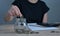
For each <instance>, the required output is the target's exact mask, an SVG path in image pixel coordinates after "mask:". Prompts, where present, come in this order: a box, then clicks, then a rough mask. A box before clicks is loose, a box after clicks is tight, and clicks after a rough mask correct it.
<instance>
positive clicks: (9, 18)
mask: <svg viewBox="0 0 60 36" xmlns="http://www.w3.org/2000/svg"><path fill="white" fill-rule="evenodd" d="M13 18H14V17H13V16H9V15H6V16H5V18H4V20H5V21H11V20H12V19H13Z"/></svg>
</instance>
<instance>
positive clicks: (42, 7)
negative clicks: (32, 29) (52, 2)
mask: <svg viewBox="0 0 60 36" xmlns="http://www.w3.org/2000/svg"><path fill="white" fill-rule="evenodd" d="M12 5H16V6H17V7H18V8H19V9H20V11H21V13H22V14H23V16H24V17H25V18H26V19H27V22H29V23H41V22H42V20H43V16H44V14H45V13H46V12H48V10H49V8H48V7H47V6H46V4H45V3H44V2H43V1H40V0H39V1H38V2H37V3H30V2H28V0H15V1H14V2H13V3H12Z"/></svg>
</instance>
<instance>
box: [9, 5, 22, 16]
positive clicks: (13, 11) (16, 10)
mask: <svg viewBox="0 0 60 36" xmlns="http://www.w3.org/2000/svg"><path fill="white" fill-rule="evenodd" d="M8 14H9V15H10V16H22V14H21V12H20V10H19V8H18V7H17V6H12V7H11V9H10V10H9V11H8Z"/></svg>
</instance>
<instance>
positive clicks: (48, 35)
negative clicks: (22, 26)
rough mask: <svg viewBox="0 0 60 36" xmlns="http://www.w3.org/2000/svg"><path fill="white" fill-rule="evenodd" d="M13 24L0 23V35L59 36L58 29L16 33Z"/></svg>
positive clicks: (59, 31)
mask: <svg viewBox="0 0 60 36" xmlns="http://www.w3.org/2000/svg"><path fill="white" fill-rule="evenodd" d="M13 26H14V25H10V24H9V25H0V36H60V30H59V29H57V30H45V31H42V30H41V31H38V32H39V33H38V34H36V33H34V34H18V33H16V32H15V31H14V27H13Z"/></svg>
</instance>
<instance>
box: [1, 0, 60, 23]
mask: <svg viewBox="0 0 60 36" xmlns="http://www.w3.org/2000/svg"><path fill="white" fill-rule="evenodd" d="M13 1H14V0H0V24H4V23H7V22H5V21H4V19H3V18H4V16H5V14H6V13H7V11H8V9H9V8H10V6H11V3H12V2H13ZM43 1H45V2H46V4H47V5H48V7H49V8H50V10H49V12H48V22H49V23H54V22H60V4H59V3H60V0H43ZM13 22H14V21H13ZM9 23H12V22H9Z"/></svg>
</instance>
